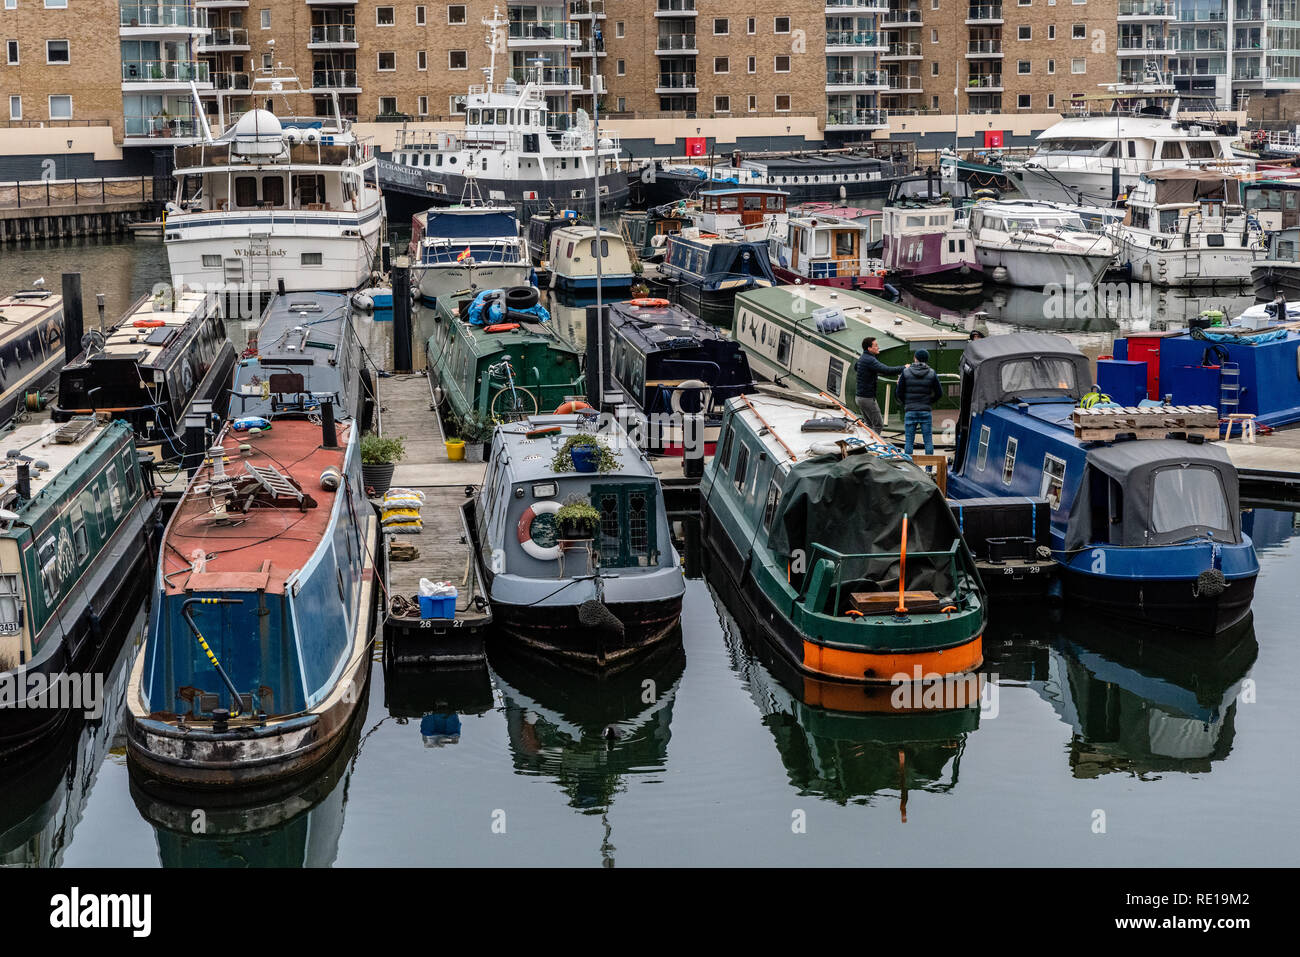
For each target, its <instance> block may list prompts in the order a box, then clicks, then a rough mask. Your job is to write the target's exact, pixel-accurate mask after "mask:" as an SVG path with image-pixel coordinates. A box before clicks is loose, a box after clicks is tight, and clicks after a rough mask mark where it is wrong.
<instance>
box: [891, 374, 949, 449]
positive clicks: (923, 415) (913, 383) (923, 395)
mask: <svg viewBox="0 0 1300 957" xmlns="http://www.w3.org/2000/svg"><path fill="white" fill-rule="evenodd" d="M929 361H930V353H929V352H928V351H927V350H925V349H917V350H916V361H915V362H913V363H912V364H911V365H910V366H908V367H907V368H905V369H904V370H903V371H902V372H901V373H899V376H898V404H899V405H901V406H902V407H903V451H904V452H905V453H906V454H908V455H911V454H912V441H913V439H914V438H915V437H916V430H917V429H920V430H921V438H922V439H923V440H924V441H925V454H926V455H933V454H934V435H933V419H932V418H931V415H930V409H931V408H932V407H933V406H934V404H935V403H936V402H938V401H939V400H940V399H941V398H943V386H941V385H940V384H939V374H938V373H937V372H935V371H934V370H933V369H931V368H930V366H929V365H928V363H929Z"/></svg>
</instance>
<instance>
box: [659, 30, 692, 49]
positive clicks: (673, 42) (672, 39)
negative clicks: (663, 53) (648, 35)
mask: <svg viewBox="0 0 1300 957" xmlns="http://www.w3.org/2000/svg"><path fill="white" fill-rule="evenodd" d="M655 49H656V50H695V49H698V48H697V47H696V46H695V34H694V33H667V34H665V33H661V34H659V39H658V40H656V41H655Z"/></svg>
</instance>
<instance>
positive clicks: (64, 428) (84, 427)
mask: <svg viewBox="0 0 1300 957" xmlns="http://www.w3.org/2000/svg"><path fill="white" fill-rule="evenodd" d="M110 430H114V431H123V432H129V430H130V427H129V426H127V425H126V423H114V422H109V421H105V422H97V421H96V420H95V418H94V416H89V415H79V416H76V417H74V418H72V419H71V420H69V421H68V422H62V423H52V422H49V421H45V422H34V423H31V424H28V425H20V426H18V428H16V429H14V430H13V431H12V432H9V433H7V434H6V435H5V436H4V438H3V439H2V440H0V507H4V508H7V509H10V510H13V509H14V508H15V506H16V504H17V502H16V498H17V495H18V465H19V464H20V463H22V462H26V463H27V465H28V467H29V471H28V474H29V476H30V483H31V491H32V497H31V498H30V499H28V501H27V502H26V503H25V504H24V505H23V506H22V508H21V509H19V514H23V513H25V512H27V510H28V509H31V508H33V507H36V506H38V505H41V504H42V503H41V502H40V497H41V494H42V493H43V492H45V491H46V490H47V489H53V488H54V486H55V485H56V484H57V483H58V481H59V478H60V477H61V476H62V475H63V473H64V470H65V469H67V468H68V467H69V466H70V465H72V463H73V462H74V461H75V460H76V458H77V456H79V455H80V454H81V453H82V452H85V451H86V450H87V449H89V448H90V447H91V446H92V445H94V444H95V443H96V442H97V441H99V439H100V437H101V436H103V435H105V434H106V433H108V432H109V431H110ZM132 457H134V453H132Z"/></svg>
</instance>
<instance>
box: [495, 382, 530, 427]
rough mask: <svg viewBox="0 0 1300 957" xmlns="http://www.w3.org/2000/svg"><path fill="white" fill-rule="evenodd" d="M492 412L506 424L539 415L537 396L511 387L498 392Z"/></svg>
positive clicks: (522, 389) (516, 387)
mask: <svg viewBox="0 0 1300 957" xmlns="http://www.w3.org/2000/svg"><path fill="white" fill-rule="evenodd" d="M491 412H492V414H493V415H494V416H496V417H497V418H499V419H501V420H502V421H504V422H515V421H517V420H519V419H524V418H527V417H528V416H530V415H536V414H537V396H535V395H533V394H532V393H531V392H529V391H528V390H527V389H524V388H521V387H519V386H515V388H514V390H513V391H511V389H510V386H506V387H505V388H503V389H500V390H498V392H497V394H496V395H494V396H493V397H492V406H491Z"/></svg>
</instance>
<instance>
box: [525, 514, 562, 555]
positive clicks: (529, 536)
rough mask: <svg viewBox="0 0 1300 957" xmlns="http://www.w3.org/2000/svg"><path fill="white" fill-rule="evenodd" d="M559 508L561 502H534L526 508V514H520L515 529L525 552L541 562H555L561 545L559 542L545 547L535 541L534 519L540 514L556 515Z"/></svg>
mask: <svg viewBox="0 0 1300 957" xmlns="http://www.w3.org/2000/svg"><path fill="white" fill-rule="evenodd" d="M559 510H560V503H559V502H534V503H533V504H532V505H529V506H528V507H527V508H526V509H524V514H522V515H520V516H519V525H518V527H517V528H516V530H515V534H516V536H517V537H518V538H519V545H520V547H522V548H523V550H524V554H526V555H531V556H532V557H533V558H535V559H537V560H538V561H539V562H553V561H556V560H557V559H558V558H559V557H560V546H559V545H558V544H556V545H552V546H551V547H550V548H543V547H542V546H541V545H538V544H537V543H536V542H535V541H533V519H535V518H537V517H538V516H539V515H554V514H555V513H556V512H558V511H559Z"/></svg>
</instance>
